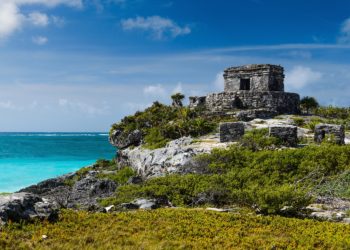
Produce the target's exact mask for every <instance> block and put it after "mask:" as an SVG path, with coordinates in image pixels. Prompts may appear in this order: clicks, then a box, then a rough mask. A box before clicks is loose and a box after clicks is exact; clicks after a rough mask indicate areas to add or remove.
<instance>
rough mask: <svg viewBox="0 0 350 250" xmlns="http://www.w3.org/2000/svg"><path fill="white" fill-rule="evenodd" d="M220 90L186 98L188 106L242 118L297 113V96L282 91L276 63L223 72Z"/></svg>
mask: <svg viewBox="0 0 350 250" xmlns="http://www.w3.org/2000/svg"><path fill="white" fill-rule="evenodd" d="M224 81H225V87H224V92H220V93H212V94H208V95H207V96H195V97H190V108H199V109H203V110H205V111H206V112H208V113H209V114H212V115H226V116H227V115H229V116H237V117H238V118H240V119H242V120H250V119H254V118H268V117H271V116H274V115H279V114H298V113H299V112H300V110H299V102H300V97H299V95H298V94H296V93H287V92H284V69H283V67H282V66H279V65H271V64H251V65H244V66H239V67H230V68H227V69H226V70H225V71H224Z"/></svg>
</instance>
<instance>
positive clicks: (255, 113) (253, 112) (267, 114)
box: [236, 109, 278, 121]
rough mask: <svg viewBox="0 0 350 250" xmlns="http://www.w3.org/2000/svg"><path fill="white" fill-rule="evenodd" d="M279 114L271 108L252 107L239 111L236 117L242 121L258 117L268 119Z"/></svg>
mask: <svg viewBox="0 0 350 250" xmlns="http://www.w3.org/2000/svg"><path fill="white" fill-rule="evenodd" d="M276 115H278V113H277V112H276V111H274V110H269V109H250V110H243V111H239V112H238V113H237V114H236V117H237V119H238V120H240V121H251V120H254V119H256V118H259V119H268V118H272V117H274V116H276Z"/></svg>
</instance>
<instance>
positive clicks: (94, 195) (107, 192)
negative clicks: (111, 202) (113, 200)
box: [67, 176, 117, 209]
mask: <svg viewBox="0 0 350 250" xmlns="http://www.w3.org/2000/svg"><path fill="white" fill-rule="evenodd" d="M116 188H117V185H116V184H115V183H114V182H113V181H111V180H99V179H96V178H95V177H90V176H89V177H87V178H84V179H82V180H80V181H77V182H76V183H75V184H74V186H73V187H72V189H71V191H70V195H69V197H67V198H68V199H67V207H68V208H75V207H79V208H83V209H90V207H91V208H92V209H94V208H95V207H98V202H97V199H100V198H106V197H110V196H112V195H113V194H114V191H115V190H116Z"/></svg>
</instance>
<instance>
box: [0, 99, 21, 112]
mask: <svg viewBox="0 0 350 250" xmlns="http://www.w3.org/2000/svg"><path fill="white" fill-rule="evenodd" d="M0 108H1V109H12V110H14V109H17V107H16V106H15V105H14V104H13V103H12V102H11V101H6V102H0Z"/></svg>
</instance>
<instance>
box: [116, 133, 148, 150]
mask: <svg viewBox="0 0 350 250" xmlns="http://www.w3.org/2000/svg"><path fill="white" fill-rule="evenodd" d="M109 141H110V143H111V144H112V145H113V146H115V147H117V148H118V149H120V150H121V149H125V148H127V147H130V146H139V145H140V144H141V141H142V132H141V131H140V130H138V129H136V130H134V131H132V132H131V133H125V132H124V131H122V130H115V131H113V132H112V133H111V135H110V137H109Z"/></svg>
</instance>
